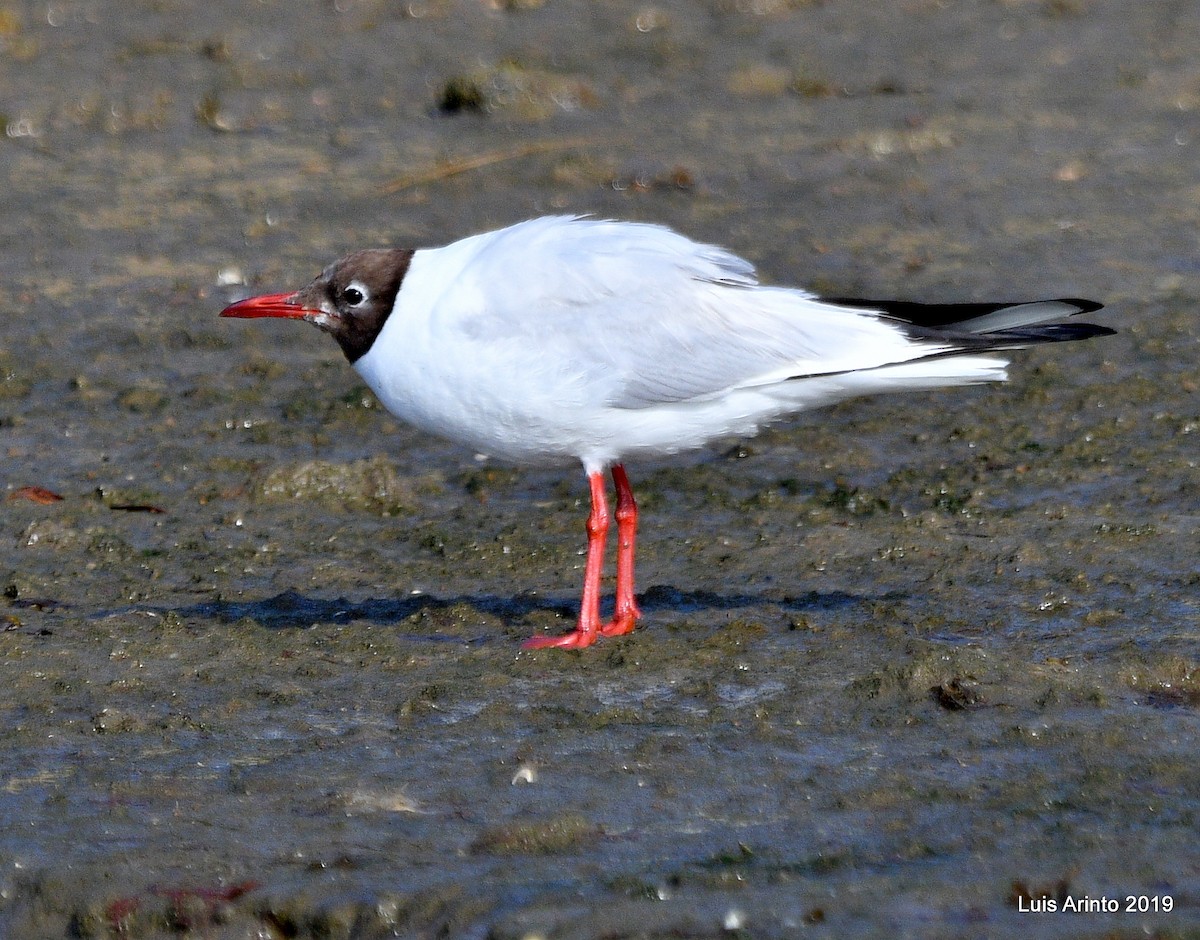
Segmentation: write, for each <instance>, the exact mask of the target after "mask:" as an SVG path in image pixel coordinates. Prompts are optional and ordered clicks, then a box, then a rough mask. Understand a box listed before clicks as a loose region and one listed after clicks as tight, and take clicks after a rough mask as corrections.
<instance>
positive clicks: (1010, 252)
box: [0, 0, 1200, 940]
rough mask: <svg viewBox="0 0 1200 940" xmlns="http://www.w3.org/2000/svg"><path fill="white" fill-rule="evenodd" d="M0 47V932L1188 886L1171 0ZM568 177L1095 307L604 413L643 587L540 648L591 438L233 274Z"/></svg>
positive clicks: (1184, 500) (999, 292) (1181, 899)
mask: <svg viewBox="0 0 1200 940" xmlns="http://www.w3.org/2000/svg"><path fill="white" fill-rule="evenodd" d="M0 89H2V92H0V123H3V125H4V126H5V128H6V134H5V136H4V137H3V138H2V139H0V150H2V153H0V174H2V176H0V179H2V182H3V188H4V210H3V212H2V213H0V231H2V233H3V235H2V237H3V245H4V250H3V251H2V252H0V271H2V275H3V286H4V289H3V290H2V291H0V317H2V322H3V330H2V332H0V453H2V454H3V463H2V464H0V466H2V468H3V470H2V473H0V487H2V488H3V489H2V492H0V511H2V515H0V519H2V520H3V526H2V528H0V628H2V629H0V654H2V657H3V684H2V688H0V716H2V719H0V738H2V744H0V819H2V820H3V826H0V934H2V935H4V936H8V937H14V938H39V937H46V938H55V937H83V938H149V937H176V936H195V937H205V938H218V940H225V938H269V940H275V938H351V937H353V938H381V937H393V936H399V937H421V938H425V937H466V938H494V940H533V938H546V940H567V938H571V940H575V938H580V940H584V938H610V940H611V938H668V937H670V938H676V937H688V938H708V937H713V938H715V937H731V938H777V937H778V938H785V937H786V938H791V937H813V938H825V937H830V938H833V937H836V938H845V937H880V938H896V937H922V938H924V937H955V938H957V937H1000V936H1023V937H1097V938H1099V937H1116V938H1126V937H1130V938H1132V937H1147V936H1150V937H1162V938H1174V937H1197V936H1200V926H1198V924H1200V849H1198V848H1197V825H1198V823H1200V774H1197V772H1196V756H1197V754H1198V753H1200V727H1198V722H1200V714H1198V710H1200V596H1198V592H1200V572H1198V569H1197V564H1196V549H1197V535H1198V532H1200V512H1198V510H1197V499H1198V497H1200V475H1198V471H1197V459H1198V447H1197V444H1198V442H1200V396H1198V394H1197V392H1198V390H1200V373H1198V370H1197V353H1198V349H1200V347H1198V345H1197V337H1198V333H1200V328H1198V325H1197V312H1198V311H1200V263H1198V261H1197V257H1198V256H1197V247H1198V245H1197V236H1196V232H1197V223H1198V221H1200V218H1198V217H1200V172H1198V170H1197V167H1198V166H1200V161H1198V155H1197V148H1198V147H1200V7H1198V6H1197V5H1195V4H1188V3H1167V2H1161V3H1160V2H1153V3H1138V4H1129V3H1122V2H1118V0H997V2H991V3H946V2H934V0H902V2H897V3H888V4H872V3H855V2H850V0H823V2H821V0H696V2H690V0H689V2H683V0H678V2H675V0H659V2H647V0H638V2H619V0H611V2H610V0H591V2H588V0H418V2H412V3H398V2H393V0H338V2H333V0H311V2H294V0H260V2H253V3H233V2H228V0H220V2H208V3H204V4H188V3H182V2H178V0H126V2H122V3H116V2H113V0H52V2H32V0H30V2H7V0H0ZM550 212H564V213H565V212H578V213H593V214H595V215H598V216H602V217H608V216H611V217H617V218H628V219H639V220H645V221H652V222H659V223H664V224H668V225H671V226H673V227H675V228H677V229H679V230H680V231H682V232H685V233H686V234H688V235H690V236H692V237H695V238H698V239H700V240H703V241H710V242H715V243H717V244H721V245H724V246H727V247H729V248H730V249H732V250H734V251H736V252H738V253H739V254H742V255H744V256H745V257H747V258H749V259H750V260H752V261H753V262H754V263H755V264H756V265H757V266H758V268H759V271H760V274H761V276H762V277H763V279H764V280H765V281H768V282H771V283H779V284H798V285H803V286H806V287H808V288H810V289H813V290H816V291H819V292H822V293H826V294H830V295H835V296H860V297H898V298H904V299H913V300H929V301H967V300H1020V299H1032V298H1039V297H1054V296H1067V297H1072V296H1074V297H1090V298H1095V299H1096V300H1099V301H1102V302H1104V303H1105V304H1106V307H1105V309H1104V310H1103V311H1100V312H1099V313H1097V314H1093V315H1091V317H1090V318H1091V319H1094V320H1096V322H1100V323H1104V324H1107V325H1109V326H1113V327H1116V328H1117V329H1118V330H1119V331H1120V332H1119V334H1118V335H1117V336H1114V337H1108V338H1102V339H1095V340H1092V341H1089V342H1086V343H1075V344H1064V345H1060V346H1055V347H1051V348H1041V349H1037V350H1030V351H1027V352H1019V353H1016V354H1015V355H1014V357H1013V365H1012V367H1011V370H1010V373H1011V376H1012V381H1011V382H1010V383H1009V384H1007V385H1004V386H991V387H986V388H982V387H981V388H970V389H954V390H948V391H944V392H939V393H923V394H914V395H909V396H896V397H892V398H880V399H873V400H861V401H852V402H847V403H844V404H841V405H839V406H837V407H834V408H830V409H826V410H823V411H819V412H811V413H808V414H805V415H802V416H800V417H799V418H798V419H796V420H795V421H792V422H789V423H786V424H782V425H780V426H778V427H776V428H773V429H771V430H770V431H768V432H766V433H764V434H762V435H760V436H758V437H757V438H754V439H747V440H729V441H723V442H720V443H718V444H716V445H714V446H713V447H711V448H710V449H709V450H707V451H704V452H702V453H698V454H695V455H691V456H688V457H685V458H680V459H677V460H664V461H662V462H660V463H657V464H655V463H638V464H631V465H630V466H629V472H630V476H631V478H632V480H633V484H634V487H635V490H636V492H637V494H638V496H639V499H640V505H641V509H642V529H641V533H640V542H639V568H638V578H639V581H638V587H639V603H640V605H641V607H642V610H643V611H644V613H645V617H644V619H643V621H642V623H641V625H640V626H639V628H638V629H637V631H635V632H634V633H633V634H632V635H630V636H628V637H625V638H613V639H607V640H604V641H602V642H600V643H598V644H597V645H596V646H595V647H593V648H591V649H589V650H585V651H582V652H562V651H555V650H548V651H536V652H530V651H523V650H522V648H521V645H520V643H521V640H523V639H525V638H526V637H528V636H530V635H533V634H534V633H539V632H562V631H564V630H566V629H568V628H569V627H570V626H571V625H572V623H573V617H574V610H575V605H576V603H577V596H576V591H577V589H578V586H579V583H580V581H581V577H582V562H583V556H582V554H581V552H582V548H583V545H584V529H583V523H584V518H585V516H586V514H587V486H586V482H585V479H584V476H583V474H582V473H581V472H580V470H579V468H577V467H567V468H549V469H521V468H512V467H508V466H504V465H502V464H499V463H497V462H495V461H492V460H487V459H483V458H481V457H479V456H478V455H475V454H473V453H470V452H469V451H466V450H464V449H462V448H458V447H456V446H454V445H452V444H449V443H445V442H442V441H440V440H437V439H434V438H430V437H427V436H425V435H423V434H420V433H418V432H416V431H414V430H411V429H409V428H407V427H404V426H402V425H400V424H398V423H397V422H396V421H394V420H393V419H392V418H391V417H389V416H388V415H387V413H386V412H384V411H383V410H382V409H381V408H380V407H379V406H378V404H377V403H376V402H375V400H374V399H373V397H372V396H371V394H370V393H369V392H368V391H367V390H366V389H365V387H364V386H363V385H362V384H361V382H360V381H359V380H358V378H357V376H356V374H355V373H354V372H353V371H352V370H351V369H350V368H349V367H348V366H347V365H346V362H345V361H344V359H343V357H342V356H341V353H340V352H339V350H338V349H337V347H336V345H335V344H333V343H332V342H330V341H329V339H328V338H327V337H325V336H322V335H321V334H319V333H318V332H317V331H315V330H312V329H311V328H309V327H307V326H304V325H302V324H291V323H282V322H271V321H261V320H260V321H256V322H242V321H230V320H221V319H218V317H217V314H218V312H219V311H220V310H221V308H222V307H224V306H225V305H226V304H227V303H229V302H231V301H233V300H236V299H240V298H242V297H245V296H247V295H249V294H251V293H261V292H268V291H280V290H285V289H294V288H299V287H301V286H303V285H304V284H306V283H307V282H308V281H309V279H310V278H312V277H313V276H314V275H316V274H317V273H318V272H319V271H320V270H321V268H322V267H323V266H324V265H325V264H327V263H328V262H330V261H332V260H333V259H335V258H337V257H339V256H340V255H343V254H345V253H346V252H348V251H350V250H352V249H355V248H361V247H371V246H386V245H414V246H420V245H440V244H444V243H446V242H449V241H451V240H453V239H456V238H459V237H462V236H465V235H468V234H472V233H474V232H478V231H483V230H486V229H490V228H495V227H498V226H501V225H505V224H508V223H511V222H516V221H518V220H520V219H523V218H527V217H530V216H535V215H539V214H545V213H550ZM610 570H611V559H610ZM606 590H607V591H609V592H611V581H606Z"/></svg>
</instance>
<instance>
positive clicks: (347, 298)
mask: <svg viewBox="0 0 1200 940" xmlns="http://www.w3.org/2000/svg"><path fill="white" fill-rule="evenodd" d="M341 299H342V301H344V302H345V304H346V305H347V306H349V307H358V306H361V305H362V304H364V303H366V300H367V289H366V288H365V287H363V285H362V284H360V283H359V282H358V281H351V282H350V283H349V284H348V285H347V286H346V287H345V288H344V289H343V290H342V296H341Z"/></svg>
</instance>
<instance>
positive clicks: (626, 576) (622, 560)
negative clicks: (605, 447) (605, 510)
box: [600, 464, 642, 636]
mask: <svg viewBox="0 0 1200 940" xmlns="http://www.w3.org/2000/svg"><path fill="white" fill-rule="evenodd" d="M612 475H613V482H614V483H615V484H616V485H617V512H616V516H617V606H616V609H615V610H614V611H613V619H612V620H610V621H609V622H608V623H606V624H604V625H603V626H602V627H600V632H601V633H602V634H604V635H605V636H620V635H621V634H623V633H629V632H630V631H631V630H633V628H634V627H635V626H636V625H637V620H638V617H640V616H641V615H642V612H641V611H640V610H638V606H637V601H636V600H634V597H633V546H634V542H635V541H636V539H637V519H638V512H637V503H635V502H634V500H633V488H632V487H631V486H630V485H629V477H627V476H625V468H624V467H623V466H622V465H621V464H617V465H616V466H614V467H613V468H612Z"/></svg>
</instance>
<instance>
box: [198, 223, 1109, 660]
mask: <svg viewBox="0 0 1200 940" xmlns="http://www.w3.org/2000/svg"><path fill="white" fill-rule="evenodd" d="M1100 306H1101V305H1100V304H1098V303H1094V302H1092V301H1090V300H1075V299H1067V300H1042V301H1034V302H1030V303H1001V304H976V303H968V304H916V303H909V302H890V301H865V300H846V299H839V300H820V299H818V298H816V297H814V296H813V295H812V294H809V293H807V292H805V291H803V290H799V289H796V288H789V287H769V286H764V285H761V284H759V282H758V279H757V277H756V276H755V272H754V267H753V265H751V264H750V263H749V262H748V261H746V260H744V259H742V258H739V257H738V256H737V255H734V254H731V253H730V252H728V251H726V250H724V249H723V248H718V247H714V246H712V245H703V244H698V243H697V242H694V241H691V240H690V239H688V238H685V237H684V236H682V235H679V234H677V233H675V232H673V231H671V230H670V229H667V228H664V227H662V226H658V225H646V224H641V223H633V222H614V221H600V220H593V219H587V218H578V217H571V216H554V217H546V218H539V219H533V220H531V221H528V222H522V223H519V224H517V225H512V226H510V227H508V228H504V229H500V230H499V231H496V232H489V233H486V234H483V235H476V236H473V237H471V238H464V239H462V240H461V241H457V242H454V243H453V244H451V245H447V246H445V247H444V248H422V249H419V250H412V249H401V248H395V249H373V250H367V251H358V252H355V253H354V254H351V255H347V256H346V257H345V258H343V259H342V260H340V261H337V262H335V263H334V264H332V265H330V266H329V267H328V268H326V269H325V271H324V272H323V273H322V274H321V276H320V277H318V278H317V279H316V280H315V281H313V282H312V283H311V284H309V285H308V286H307V287H305V288H304V289H303V290H300V291H297V292H294V293H287V294H270V295H266V296H261V297H251V298H249V299H247V300H243V301H240V302H239V303H235V304H233V305H232V306H230V307H227V308H226V309H225V310H224V311H222V313H221V316H225V317H287V318H291V319H302V320H308V321H309V322H310V323H314V324H316V325H317V326H318V327H320V328H321V329H322V330H325V331H326V332H327V333H331V334H332V335H333V337H334V339H336V340H337V341H338V344H339V345H340V346H341V347H342V351H343V352H344V353H345V354H346V358H347V359H349V360H350V362H351V364H352V365H353V366H354V368H355V369H357V370H358V372H359V374H360V375H361V376H362V377H363V379H364V380H365V381H366V383H367V385H369V386H370V387H371V389H372V390H373V391H374V392H375V394H376V395H377V396H378V398H379V400H380V401H381V402H382V403H383V404H384V406H385V407H386V408H387V409H388V410H389V411H391V412H392V414H394V415H396V416H397V417H398V418H401V419H403V420H404V421H407V422H408V423H410V424H412V425H415V426H416V427H418V428H422V429H424V430H426V431H429V432H431V433H433V434H438V435H441V436H443V437H446V438H450V439H452V440H455V441H460V442H462V443H464V444H466V445H468V446H470V447H472V448H474V449H475V450H476V451H478V452H482V453H485V454H489V455H491V456H494V457H498V458H501V459H504V460H509V461H515V462H518V463H538V462H553V461H558V460H562V459H568V458H569V459H574V460H579V461H581V462H582V463H583V468H584V471H585V472H586V473H587V476H588V482H589V484H590V487H591V499H592V506H591V512H590V514H589V515H588V519H587V535H588V545H587V561H586V566H585V574H584V581H583V600H582V604H581V607H580V612H579V620H578V623H577V625H576V627H575V629H574V630H572V631H571V632H569V633H567V634H565V635H563V636H557V637H553V636H537V637H534V638H532V639H530V640H528V641H527V642H526V644H525V645H526V646H527V647H535V648H536V647H544V646H558V647H584V646H590V645H591V644H592V643H593V642H594V641H595V640H596V639H597V637H599V636H615V635H619V634H624V633H628V632H629V631H631V630H632V629H633V628H634V625H635V624H636V622H637V619H638V617H639V616H640V612H639V610H638V606H637V601H636V599H635V597H634V588H633V555H634V537H635V534H636V531H637V507H636V505H635V503H634V499H633V491H632V489H631V488H630V485H629V479H628V478H627V477H626V475H625V468H624V462H625V460H627V459H629V458H633V457H638V456H641V455H644V454H649V455H661V454H674V453H677V452H679V451H684V450H689V449H691V448H695V447H699V446H701V445H702V444H705V443H707V442H709V441H711V440H713V439H714V438H720V437H728V436H744V435H749V434H754V433H755V432H756V431H758V430H759V429H761V428H762V427H764V426H765V425H768V424H770V423H772V422H774V421H777V420H779V419H780V418H783V417H785V416H787V415H790V414H792V413H794V412H798V411H801V410H803V409H806V408H814V407H817V406H819V405H827V404H830V403H831V402H837V401H841V400H843V399H846V398H850V397H852V396H856V395H872V394H875V393H878V392H895V391H907V390H914V389H930V388H936V387H940V386H949V385H973V384H975V383H979V382H993V381H1003V380H1004V379H1005V378H1006V377H1007V376H1006V373H1005V366H1006V365H1007V363H1006V362H1005V360H1004V359H1002V358H997V357H996V355H995V353H997V352H999V351H1003V350H1010V349H1019V348H1021V347H1023V346H1031V345H1035V344H1039V343H1052V342H1060V341H1064V340H1079V339H1088V338H1090V337H1093V336H1103V335H1106V334H1110V333H1112V332H1113V331H1112V330H1110V329H1108V328H1106V327H1102V326H1094V325H1091V324H1087V323H1079V324H1071V325H1063V324H1053V325H1044V324H1046V322H1047V321H1049V320H1057V319H1061V318H1063V317H1069V316H1073V315H1075V314H1078V313H1085V312H1090V311H1093V310H1097V309H1099V308H1100ZM608 469H611V471H612V476H613V481H614V483H615V485H616V497H617V504H616V513H615V515H616V520H617V535H618V542H617V583H616V606H615V610H614V614H613V617H612V619H611V620H609V621H607V622H602V621H601V619H600V576H601V569H602V565H603V558H604V548H605V541H606V536H607V533H608V527H609V511H608V504H607V500H606V498H605V485H604V471H605V470H608Z"/></svg>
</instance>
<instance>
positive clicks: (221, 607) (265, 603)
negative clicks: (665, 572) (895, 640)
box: [98, 585, 886, 643]
mask: <svg viewBox="0 0 1200 940" xmlns="http://www.w3.org/2000/svg"><path fill="white" fill-rule="evenodd" d="M883 599H886V598H877V597H864V596H859V595H854V594H847V593H845V592H843V591H831V592H826V593H821V592H818V591H809V592H807V593H805V594H800V595H795V596H791V595H784V596H767V595H754V594H747V593H738V594H721V593H717V592H715V591H682V590H680V589H678V588H675V587H672V586H670V585H655V586H653V587H650V588H648V589H647V590H645V591H644V592H642V594H640V595H639V596H638V606H639V607H640V608H641V610H642V613H643V615H645V614H652V613H654V612H656V611H668V612H673V613H684V614H686V613H696V612H701V611H710V610H737V609H740V608H748V607H762V606H767V607H776V608H781V609H784V610H789V611H796V612H802V611H803V612H810V613H811V612H817V611H829V610H836V609H840V608H843V607H848V606H852V605H854V604H861V603H870V602H872V601H876V600H883ZM462 606H466V607H470V608H473V609H475V610H478V611H480V612H482V613H484V614H489V615H491V616H494V617H497V618H499V619H501V620H505V621H513V620H518V619H520V618H523V617H525V616H527V615H529V614H532V613H535V612H538V611H554V612H556V613H559V614H561V615H563V616H564V617H566V618H568V619H569V618H573V617H574V616H575V611H576V608H575V606H574V604H572V603H557V602H555V601H553V600H548V599H546V598H545V597H539V596H534V595H530V594H517V595H515V596H511V597H500V596H497V595H492V594H484V595H479V594H475V595H462V596H457V597H435V596H433V595H429V594H416V595H411V596H408V597H398V598H367V599H364V600H348V599H346V598H344V597H338V598H328V597H312V596H309V595H306V594H301V593H299V592H297V591H284V592H283V593H282V594H276V595H274V596H272V597H264V598H261V599H259V600H236V601H233V600H215V601H202V602H200V603H197V604H190V605H187V606H184V607H158V606H153V605H146V604H139V605H136V606H134V607H130V608H123V609H121V610H109V611H104V612H102V613H100V614H99V615H98V616H111V615H114V614H120V613H125V612H128V611H130V610H137V611H140V612H144V613H153V614H156V615H158V616H165V615H168V614H171V615H174V616H177V617H181V618H183V619H194V618H198V619H205V620H216V621H220V622H222V623H235V622H237V621H239V620H246V619H248V620H252V621H254V622H255V623H257V624H259V625H261V626H263V627H267V628H269V629H278V630H286V629H300V628H309V627H311V626H313V625H314V624H321V623H333V624H337V623H350V622H353V621H358V620H365V621H370V622H372V623H379V624H397V623H402V622H403V621H405V620H408V619H410V618H412V617H413V616H414V615H417V614H421V613H433V612H437V611H443V610H447V609H449V608H454V607H462ZM417 638H424V639H432V640H436V639H442V640H453V641H454V642H460V643H461V642H463V638H462V636H461V635H455V636H451V635H448V634H441V635H430V634H429V633H422V634H421V635H420V637H418V636H414V639H417ZM488 639H490V637H479V638H478V639H477V640H476V642H486V641H487V640H488Z"/></svg>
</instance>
